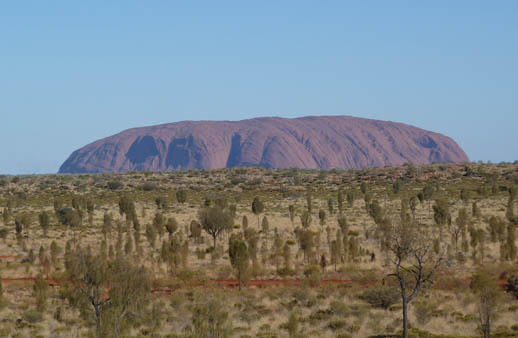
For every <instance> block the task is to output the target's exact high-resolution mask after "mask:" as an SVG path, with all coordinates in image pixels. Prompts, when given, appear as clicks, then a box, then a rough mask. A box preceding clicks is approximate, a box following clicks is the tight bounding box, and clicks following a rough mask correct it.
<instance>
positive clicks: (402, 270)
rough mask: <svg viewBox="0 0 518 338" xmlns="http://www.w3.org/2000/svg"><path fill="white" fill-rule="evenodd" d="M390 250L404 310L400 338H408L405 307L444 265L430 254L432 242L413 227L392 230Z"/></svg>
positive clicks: (439, 258)
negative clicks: (401, 336) (401, 335)
mask: <svg viewBox="0 0 518 338" xmlns="http://www.w3.org/2000/svg"><path fill="white" fill-rule="evenodd" d="M390 251H391V253H392V263H393V264H394V272H393V273H390V274H389V275H388V276H390V277H395V278H396V279H397V281H398V283H399V292H400V295H401V301H402V311H403V337H404V338H408V304H410V302H411V301H412V300H414V299H415V298H416V297H417V295H418V294H419V291H420V290H421V289H422V288H423V287H425V286H427V285H430V284H432V283H433V276H434V273H435V272H436V271H437V269H438V268H439V267H440V266H441V265H442V264H443V263H444V262H445V260H444V258H443V257H442V256H437V255H435V254H434V252H433V241H432V240H431V238H430V237H429V236H427V234H426V233H425V232H424V231H422V230H419V229H418V228H417V225H414V224H400V225H398V226H396V227H395V228H394V229H393V232H392V236H391V241H390Z"/></svg>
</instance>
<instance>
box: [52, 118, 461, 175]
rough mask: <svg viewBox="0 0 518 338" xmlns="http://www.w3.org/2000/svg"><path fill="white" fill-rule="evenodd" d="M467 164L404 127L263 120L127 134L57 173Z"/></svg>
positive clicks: (447, 147) (442, 142)
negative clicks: (255, 167)
mask: <svg viewBox="0 0 518 338" xmlns="http://www.w3.org/2000/svg"><path fill="white" fill-rule="evenodd" d="M464 161H468V157H467V156H466V154H465V153H464V151H463V150H462V149H461V148H460V147H459V146H458V145H457V143H455V141H454V140H452V139H451V138H449V137H447V136H444V135H441V134H437V133H433V132H430V131H426V130H423V129H419V128H416V127H412V126H409V125H405V124H401V123H395V122H386V121H377V120H369V119H363V118H356V117H350V116H318V117H312V116H309V117H302V118H295V119H287V118H279V117H264V118H255V119H250V120H243V121H199V122H193V121H184V122H177V123H170V124H163V125H158V126H151V127H143V128H134V129H128V130H126V131H123V132H121V133H119V134H116V135H113V136H110V137H107V138H104V139H101V140H98V141H95V142H93V143H91V144H89V145H87V146H85V147H83V148H81V149H79V150H76V151H74V152H73V153H72V155H70V157H69V158H68V159H67V160H66V161H65V163H63V165H62V166H61V168H60V170H59V172H60V173H100V172H127V171H142V170H145V171H172V170H183V169H193V168H198V169H215V168H224V167H235V166H263V167H268V168H307V169H318V168H321V169H329V168H364V167H375V166H386V165H390V166H392V165H401V164H404V163H406V162H411V163H415V164H426V163H433V162H445V163H457V162H464Z"/></svg>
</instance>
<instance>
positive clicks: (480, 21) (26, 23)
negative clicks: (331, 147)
mask: <svg viewBox="0 0 518 338" xmlns="http://www.w3.org/2000/svg"><path fill="white" fill-rule="evenodd" d="M336 114H345V115H353V116H361V117H368V118H376V119H382V120H392V121H397V122H404V123H408V124H412V125H416V126H418V127H421V128H425V129H429V130H433V131H437V132H441V133H444V134H446V135H448V136H451V137H453V138H454V139H455V140H456V141H457V142H458V143H459V144H460V145H461V146H462V147H463V148H464V149H465V151H466V152H467V154H468V156H469V157H470V159H471V160H484V161H487V160H491V161H494V162H499V161H513V160H515V159H518V137H517V133H516V131H517V130H518V1H474V0H470V1H460V0H459V1H451V0H448V1H368V0H362V1H301V0H298V1H242V0H241V1H233V2H227V1H184V2H182V1H122V0H121V1H94V0H91V1H69V0H67V1H39V0H38V1H3V2H2V3H1V4H0V118H1V119H0V123H1V127H2V128H1V129H0V149H1V153H0V173H9V174H20V173H51V172H56V171H57V170H58V168H59V166H60V165H61V163H62V162H63V161H64V160H65V159H66V158H67V157H68V155H69V154H70V153H71V152H72V151H74V150H75V149H77V148H79V147H81V146H83V145H86V144H87V143H90V142H92V141H94V140H96V139H99V138H102V137H106V136H109V135H111V134H114V133H116V132H119V131H122V130H124V129H127V128H130V127H137V126H145V125H153V124H158V123H166V122H174V121H181V120H200V119H205V120H207V119H209V120H221V119H226V120H240V119H245V118H251V117H256V116H284V117H297V116H305V115H336Z"/></svg>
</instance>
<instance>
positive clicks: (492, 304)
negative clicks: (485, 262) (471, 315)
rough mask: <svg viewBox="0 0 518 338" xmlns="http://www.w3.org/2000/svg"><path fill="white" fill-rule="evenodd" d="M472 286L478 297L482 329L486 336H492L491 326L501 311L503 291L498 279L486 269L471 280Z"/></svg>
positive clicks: (486, 337) (478, 272) (487, 337)
mask: <svg viewBox="0 0 518 338" xmlns="http://www.w3.org/2000/svg"><path fill="white" fill-rule="evenodd" d="M470 288H471V290H472V291H473V293H474V294H475V295H476V297H477V310H478V316H479V320H480V331H482V334H483V337H484V338H490V337H491V326H492V325H493V322H494V321H495V319H496V317H497V315H498V313H499V305H500V301H501V300H502V292H501V290H500V285H498V281H497V280H496V278H494V277H493V276H492V275H491V273H490V272H489V271H487V270H485V269H479V270H478V271H477V272H476V273H475V275H473V278H472V280H471V284H470Z"/></svg>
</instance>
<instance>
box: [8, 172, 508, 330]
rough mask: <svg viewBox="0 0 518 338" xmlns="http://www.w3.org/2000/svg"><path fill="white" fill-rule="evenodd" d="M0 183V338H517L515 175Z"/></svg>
mask: <svg viewBox="0 0 518 338" xmlns="http://www.w3.org/2000/svg"><path fill="white" fill-rule="evenodd" d="M3 181H4V182H5V183H4V184H1V185H0V211H1V212H2V217H1V219H0V223H1V224H0V238H1V240H0V252H1V255H2V256H1V257H0V272H1V275H2V283H1V284H0V313H1V314H2V321H1V322H0V336H6V337H9V336H13V337H25V336H27V337H156V338H158V337H163V338H165V337H302V336H304V337H305V336H309V337H313V336H322V337H401V336H405V334H408V337H456V338H458V337H475V336H484V337H490V336H491V337H513V336H518V334H517V333H516V332H517V331H516V328H517V327H518V323H517V322H516V313H517V310H516V309H518V300H517V298H518V297H517V294H518V292H517V289H518V282H517V280H518V278H517V277H516V276H517V275H518V270H517V269H516V257H517V254H516V252H517V250H516V235H515V233H516V225H517V224H518V221H517V217H516V215H518V210H517V204H518V203H516V198H517V195H516V194H517V191H518V189H516V184H518V164H506V163H502V164H464V165H430V166H415V165H412V166H409V165H407V166H403V167H395V168H377V169H363V170H347V171H343V170H330V171H310V170H292V169H286V170H267V169H261V168H234V169H223V170H213V171H200V170H193V171H185V172H171V173H127V174H122V175H107V174H98V175H66V176H60V175H42V176H20V177H16V179H12V178H4V180H3ZM254 217H255V218H257V222H255V221H253V222H249V220H250V219H251V218H252V219H253V218H254ZM317 217H318V218H317ZM405 327H406V328H408V330H407V329H406V328H405Z"/></svg>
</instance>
